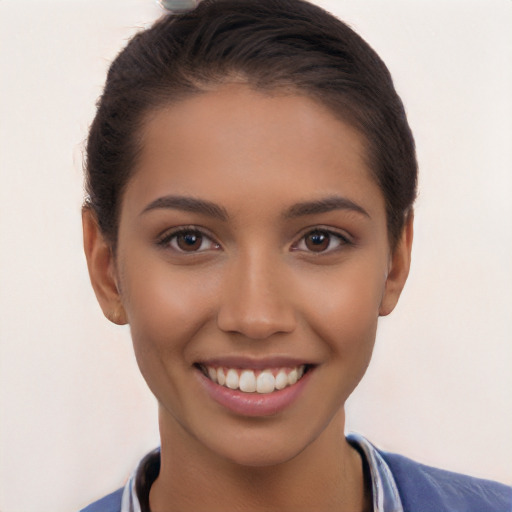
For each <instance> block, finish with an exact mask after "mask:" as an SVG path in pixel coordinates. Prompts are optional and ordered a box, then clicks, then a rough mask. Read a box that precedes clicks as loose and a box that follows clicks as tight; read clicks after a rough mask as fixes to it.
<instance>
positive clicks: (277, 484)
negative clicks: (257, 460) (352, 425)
mask: <svg viewBox="0 0 512 512" xmlns="http://www.w3.org/2000/svg"><path fill="white" fill-rule="evenodd" d="M343 423H344V414H343V411H340V413H339V414H338V415H337V417H335V418H334V419H333V420H332V421H331V422H330V424H329V425H328V426H327V428H326V429H325V430H324V431H323V432H322V434H321V435H320V436H319V437H318V438H317V439H315V440H314V441H313V442H312V443H311V444H310V445H309V446H307V447H306V448H305V449H304V450H303V451H302V452H301V453H299V454H298V455H296V456H295V457H293V458H292V459H290V460H287V461H284V462H282V463H280V464H274V465H269V466H259V467H254V466H247V465H241V464H237V463H234V462H233V461H230V460H227V459H225V458H223V457H220V456H219V455H218V454H216V453H212V452H211V451H209V450H208V449H207V448H205V447H204V446H203V445H200V444H199V443H198V442H197V441H196V440H195V439H194V438H192V437H191V436H190V435H189V434H188V433H187V432H185V431H184V430H183V429H182V428H181V427H180V426H179V425H177V424H176V423H174V424H173V422H170V421H169V418H168V415H166V414H165V413H161V414H160V431H161V438H162V447H161V468H160V474H159V476H158V478H157V480H156V481H155V483H154V484H153V486H152V487H151V491H150V505H151V511H152V512H164V511H165V512H171V511H178V510H179V511H181V512H183V511H188V510H190V511H198V510H208V511H209V512H217V511H219V512H220V511H225V510H244V512H252V511H259V512H261V511H262V510H265V511H273V510H275V511H277V510H279V511H282V512H287V511H294V512H295V511H300V510H336V511H339V512H344V511H346V512H348V511H350V512H355V511H358V512H366V511H369V510H372V508H371V491H370V490H369V489H370V486H369V485H368V483H367V484H366V485H365V481H364V474H363V464H362V460H361V457H360V455H359V454H358V453H357V452H356V451H355V450H354V449H353V448H352V447H351V446H350V445H349V444H348V443H347V441H346V440H345V437H344V435H343Z"/></svg>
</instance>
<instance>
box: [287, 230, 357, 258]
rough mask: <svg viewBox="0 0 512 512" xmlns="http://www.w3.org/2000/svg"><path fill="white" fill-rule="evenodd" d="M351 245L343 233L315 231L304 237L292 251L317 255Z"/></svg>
mask: <svg viewBox="0 0 512 512" xmlns="http://www.w3.org/2000/svg"><path fill="white" fill-rule="evenodd" d="M350 244H351V242H350V240H349V239H348V238H346V237H345V236H343V235H342V234H341V233H336V232H334V231H329V230H327V229H313V230H311V231H309V232H308V233H306V234H305V235H303V236H302V238H301V239H300V240H299V241H298V242H297V243H296V244H294V245H293V246H292V250H294V251H304V252H309V253H317V254H320V253H330V252H332V251H335V250H337V249H341V248H342V247H343V246H344V245H350Z"/></svg>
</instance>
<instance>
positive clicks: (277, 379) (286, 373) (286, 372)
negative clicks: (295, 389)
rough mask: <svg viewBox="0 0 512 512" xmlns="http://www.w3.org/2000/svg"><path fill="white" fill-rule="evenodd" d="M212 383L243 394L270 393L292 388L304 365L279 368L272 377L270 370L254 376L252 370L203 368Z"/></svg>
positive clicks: (272, 372) (272, 373)
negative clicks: (237, 390)
mask: <svg viewBox="0 0 512 512" xmlns="http://www.w3.org/2000/svg"><path fill="white" fill-rule="evenodd" d="M204 369H205V371H206V373H207V375H208V377H209V378H210V380H212V381H213V382H216V383H217V384H219V385H221V386H225V387H228V388H230V389H239V390H240V391H242V392H244V393H254V392H256V393H260V394H266V393H272V392H273V391H275V390H278V391H279V390H281V389H284V388H286V387H287V386H293V385H294V384H295V383H296V382H297V381H298V380H299V379H300V378H301V377H302V376H303V375H304V371H305V369H306V366H305V365H301V366H298V367H296V368H281V369H279V371H278V372H277V373H276V374H275V375H274V372H275V370H274V371H272V370H271V369H266V370H263V371H262V372H260V373H259V374H258V376H256V373H255V372H254V371H253V370H247V369H244V370H237V369H235V368H226V369H225V368H222V367H220V368H214V367H212V366H206V367H204Z"/></svg>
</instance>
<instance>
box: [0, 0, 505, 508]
mask: <svg viewBox="0 0 512 512" xmlns="http://www.w3.org/2000/svg"><path fill="white" fill-rule="evenodd" d="M318 3H319V4H321V5H323V6H325V7H326V8H328V9H329V10H331V11H332V12H334V13H335V14H336V15H338V16H339V17H340V18H342V19H344V20H346V21H347V22H348V23H349V24H351V25H352V26H353V27H354V28H355V29H356V30H357V31H358V32H359V33H360V34H361V35H362V36H363V37H365V38H366V39H367V40H368V41H369V42H370V44H371V45H372V46H373V47H374V48H375V49H376V50H377V51H378V52H379V54H380V55H381V56H382V57H383V59H384V60H385V61H386V63H387V64H388V66H389V68H390V69H391V72H392V74H393V76H394V78H395V82H396V86H397V88H398V91H399V93H400V94H401V96H402V98H403V100H404V102H405V105H406V108H407V111H408V115H409V119H410V123H411V125H412V128H413V131H414V133H415V136H416V139H417V146H418V158H419V163H420V172H421V181H420V197H419V200H418V202H417V208H416V239H415V247H414V251H413V265H412V272H411V276H410V279H409V282H408V284H407V286H406V288H405V291H404V294H403V296H402V299H401V303H400V304H399V306H398V308H397V310H396V311H395V312H394V314H392V315H391V316H390V317H389V318H385V319H383V320H382V321H381V324H380V327H379V333H378V340H377V347H376V350H375V355H374V360H373V362H372V364H371V365H370V369H369V371H368V373H367V376H366V378H365V380H363V383H362V384H361V386H360V387H359V388H358V390H356V392H355V394H354V395H353V397H352V398H351V399H350V401H349V404H348V425H347V430H348V429H354V430H357V431H359V432H361V433H363V434H365V435H367V436H368V437H369V438H370V439H371V440H372V441H373V442H374V443H375V444H377V445H378V446H380V447H382V448H385V449H388V450H393V451H397V452H400V453H403V454H407V455H408V456H410V457H413V458H415V459H417V460H420V461H422V462H425V463H429V464H433V465H436V466H441V467H445V468H447V469H452V470H456V471H461V472H465V473H470V474H474V475H477V476H482V477H487V478H492V479H497V480H500V481H503V482H506V483H508V484H512V464H511V462H510V461H511V460H512V436H511V434H510V432H512V372H511V370H510V368H511V363H512V343H511V341H512V201H511V195H512V32H511V31H510V27H511V26H512V1H510V0H480V1H468V0H465V1H454V0H451V1H432V0H430V1H426V0H425V1H400V2H398V1H368V0H365V1H361V0H359V1H356V0H350V1H348V0H347V1H344V0H338V1H335V0H331V1H328V0H325V1H318ZM160 14H161V11H160V9H159V7H158V6H157V5H156V4H155V3H154V2H153V1H151V0H109V1H107V2H105V1H100V0H73V1H71V0H67V1H65V0H61V1H58V0H39V1H36V0H32V1H24V2H19V1H16V0H4V1H2V2H0V38H1V41H0V127H1V128H0V129H1V134H0V135H1V137H0V144H1V146H0V169H1V177H0V244H1V248H0V283H1V284H0V286H1V287H0V336H1V353H0V357H1V359H0V414H1V416H0V435H1V441H0V443H1V444H0V450H1V452H0V458H1V462H0V487H1V492H0V510H1V511H2V512H47V511H49V510H52V511H54V512H64V511H70V510H76V509H78V508H79V507H81V506H84V505H85V504H86V503H88V502H90V501H92V500H93V499H96V498H99V497H100V496H102V495H104V494H106V493H107V492H110V491H112V490H114V489H116V488H117V487H119V486H121V485H122V484H123V482H124V480H125V479H126V477H127V476H128V474H129V472H130V471H131V469H132V468H133V466H134V465H135V463H136V461H137V460H138V458H139V457H141V456H142V455H143V454H144V453H145V452H146V451H147V450H149V449H150V448H152V447H153V446H155V445H156V444H157V443H158V433H157V426H156V405H155V403H154V399H153V398H152V396H151V395H150V393H149V391H147V390H146V386H145V383H144V382H143V381H142V378H141V377H140V376H139V374H138V370H137V367H136V363H135V361H134V357H133V355H132V350H131V346H130V339H129V330H128V328H120V327H115V326H112V325H111V324H109V323H108V322H107V321H106V320H105V319H104V318H103V317H102V315H101V312H100V309H99V307H98V306H97V304H96V301H95V298H94V296H93V292H92V289H91V288H90V285H89V282H88V276H87V273H86V266H85V260H84V257H83V254H82V247H81V224H80V207H81V202H82V197H83V190H82V171H81V166H82V163H81V162H82V152H83V141H84V139H85V137H86V133H87V127H88V125H89V123H90V122H91V120H92V118H93V115H94V103H95V100H96V98H97V97H98V96H99V94H100V91H101V87H102V84H103V81H104V78H105V72H106V69H107V66H108V63H109V61H110V60H111V59H112V58H113V57H114V56H115V54H116V53H117V52H118V51H119V49H120V48H121V46H123V45H124V44H125V42H126V40H127V39H128V37H129V36H130V35H131V34H133V33H134V32H135V31H136V30H137V29H140V28H142V27H144V26H147V25H148V24H150V23H151V22H152V21H153V20H155V19H156V18H157V17H158V16H160Z"/></svg>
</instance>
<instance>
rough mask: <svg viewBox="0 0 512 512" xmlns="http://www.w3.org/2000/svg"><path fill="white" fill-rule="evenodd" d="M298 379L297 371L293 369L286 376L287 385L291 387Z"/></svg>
mask: <svg viewBox="0 0 512 512" xmlns="http://www.w3.org/2000/svg"><path fill="white" fill-rule="evenodd" d="M298 378H299V375H298V373H297V370H296V369H293V370H292V371H291V372H290V373H289V374H288V384H290V386H293V385H294V384H295V383H296V382H297V380H298Z"/></svg>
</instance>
